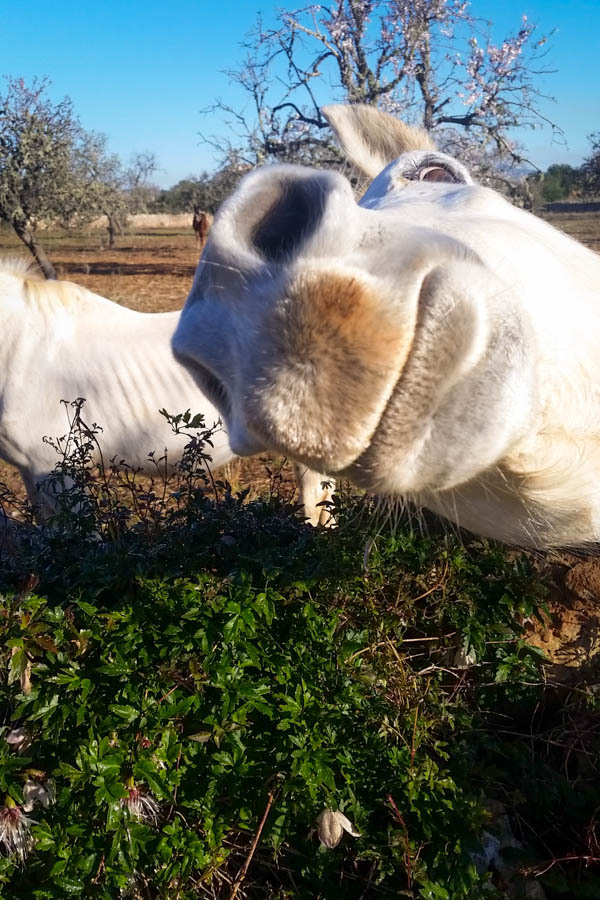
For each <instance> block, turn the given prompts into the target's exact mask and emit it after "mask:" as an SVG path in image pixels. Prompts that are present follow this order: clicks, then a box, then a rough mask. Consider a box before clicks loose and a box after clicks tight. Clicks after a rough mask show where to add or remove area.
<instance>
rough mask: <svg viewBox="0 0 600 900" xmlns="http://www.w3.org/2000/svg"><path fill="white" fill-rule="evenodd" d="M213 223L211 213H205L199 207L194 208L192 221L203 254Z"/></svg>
mask: <svg viewBox="0 0 600 900" xmlns="http://www.w3.org/2000/svg"><path fill="white" fill-rule="evenodd" d="M212 223H213V217H212V215H211V214H210V213H208V212H204V210H201V209H200V207H199V206H194V218H193V219H192V228H193V229H194V232H195V234H196V241H197V244H198V249H199V251H200V253H202V251H203V249H204V245H205V243H206V239H207V238H208V232H209V231H210V226H211V225H212Z"/></svg>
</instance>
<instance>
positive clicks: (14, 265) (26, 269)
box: [0, 256, 45, 281]
mask: <svg viewBox="0 0 600 900" xmlns="http://www.w3.org/2000/svg"><path fill="white" fill-rule="evenodd" d="M0 274H1V275H15V276H16V277H17V278H24V279H29V278H32V279H35V280H36V281H44V280H45V279H44V275H43V272H42V271H41V269H40V268H39V266H38V265H37V263H35V262H34V261H33V260H29V259H25V257H24V256H0Z"/></svg>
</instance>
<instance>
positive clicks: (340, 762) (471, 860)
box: [0, 415, 600, 900]
mask: <svg viewBox="0 0 600 900" xmlns="http://www.w3.org/2000/svg"><path fill="white" fill-rule="evenodd" d="M174 424H175V425H176V427H179V428H184V429H188V430H190V429H191V430H192V431H194V430H195V429H196V428H197V427H198V426H200V425H201V423H200V422H199V421H197V420H192V419H191V417H190V416H189V415H188V416H187V417H176V418H175V420H174ZM71 437H73V435H72V436H71ZM75 437H76V440H75V445H76V448H77V449H76V451H75V452H74V451H73V448H72V447H70V448H68V449H67V452H66V456H65V459H64V460H63V461H62V462H61V463H60V465H59V468H58V469H57V473H56V478H57V479H58V480H59V481H60V480H61V479H62V481H60V483H61V484H62V486H63V488H64V491H63V502H62V509H61V511H60V512H59V514H58V515H57V517H56V520H55V522H54V527H53V528H50V529H46V530H43V531H32V530H31V529H28V528H26V527H24V528H23V534H22V535H21V536H20V537H19V539H18V540H17V541H16V546H13V547H12V549H11V553H10V555H9V556H7V557H6V558H5V560H4V562H5V566H4V574H3V575H2V585H1V586H2V590H3V592H4V593H3V600H2V605H1V608H0V612H1V613H2V615H1V618H0V634H1V642H0V647H2V650H0V659H1V663H2V665H1V670H2V672H3V673H4V674H3V680H2V683H1V687H0V691H1V711H2V717H3V718H2V721H3V722H4V726H3V727H2V730H1V732H0V790H2V791H3V792H4V795H5V796H6V798H7V799H6V801H5V809H4V812H3V814H4V816H5V818H4V820H1V819H0V844H2V843H3V846H2V847H1V848H0V849H2V850H3V851H4V853H3V855H2V856H0V885H1V886H2V887H1V888H0V896H2V897H3V898H4V897H6V898H11V900H12V898H40V900H41V898H59V897H61V898H62V897H65V896H67V895H68V896H81V897H90V898H95V897H98V898H105V900H114V898H116V897H119V896H123V897H136V898H137V897H139V898H150V897H151V898H173V900H174V898H181V900H186V898H196V897H204V896H206V897H215V898H233V897H236V896H237V897H252V898H267V897H268V898H281V900H283V898H306V900H309V898H317V897H320V898H331V900H333V898H338V897H340V896H341V895H342V894H343V895H345V896H346V897H347V898H360V897H363V898H369V897H373V898H377V897H381V898H389V897H401V896H407V897H418V898H431V900H461V898H465V900H466V898H472V900H476V898H479V897H481V898H484V897H485V898H489V897H493V896H495V894H494V893H492V892H490V891H488V890H487V889H486V883H487V887H490V885H489V873H487V872H481V873H478V871H477V868H476V865H475V859H476V855H475V854H476V853H477V851H478V849H480V847H481V841H482V832H483V831H484V830H485V829H486V828H487V829H491V830H492V831H493V829H494V823H493V821H492V818H493V817H492V813H491V812H490V810H491V808H492V805H493V801H495V800H496V801H497V800H501V801H502V802H503V803H504V804H505V806H506V807H507V809H509V811H511V812H514V813H515V815H517V814H518V816H519V817H520V821H521V822H526V823H527V824H528V825H529V824H530V825H531V829H532V831H533V832H534V833H533V834H531V833H529V834H527V841H528V842H529V846H528V849H527V851H524V855H523V858H522V860H521V862H522V865H524V866H527V865H528V866H529V867H530V871H533V870H535V871H537V870H536V869H535V867H536V866H537V865H539V864H540V861H542V860H546V859H547V858H548V856H549V853H552V854H556V856H557V857H558V856H561V855H563V856H564V855H567V853H569V852H573V853H581V852H582V851H581V849H580V848H581V847H582V846H583V844H584V842H585V837H584V831H585V828H584V824H585V823H587V822H589V821H591V820H592V817H593V813H594V809H595V808H596V807H597V806H598V804H599V798H598V791H597V789H596V790H594V789H593V788H590V787H589V785H587V782H586V785H587V786H586V790H585V791H584V790H578V789H574V788H573V785H572V783H571V782H570V781H569V777H568V773H564V772H562V771H561V770H560V762H559V760H558V759H552V758H551V756H550V755H549V754H546V759H545V766H544V768H543V769H542V768H541V767H539V766H538V763H539V758H538V756H537V755H536V754H534V752H533V749H532V748H533V746H534V744H535V739H534V737H533V736H532V735H531V734H527V733H526V729H525V726H524V725H523V724H522V723H523V722H525V721H527V720H528V717H530V716H531V715H532V711H534V710H537V714H538V716H539V717H541V713H540V710H541V709H542V707H543V708H544V710H547V711H546V712H545V713H544V714H545V715H546V718H547V720H546V722H545V729H546V732H545V733H547V731H548V728H549V727H550V726H549V721H550V717H551V716H552V715H553V714H554V713H553V712H552V702H551V701H549V700H548V699H547V688H546V687H545V686H544V684H543V679H542V678H541V675H540V666H541V660H540V657H539V654H538V653H537V652H536V651H535V650H533V649H532V648H530V647H528V645H527V644H526V643H525V642H524V640H523V639H522V630H523V621H524V620H525V619H528V618H531V617H534V616H535V615H536V611H537V608H538V605H539V604H540V603H541V602H542V600H543V596H544V589H543V588H542V587H541V586H540V584H539V582H538V579H537V578H536V576H535V573H534V572H533V570H532V567H531V564H530V562H529V560H528V559H526V558H525V557H522V556H519V555H517V554H510V555H507V554H506V553H505V552H503V551H502V550H501V549H499V548H497V547H495V546H493V545H490V544H488V543H487V542H484V541H474V540H468V539H467V540H466V542H465V540H464V539H461V538H460V537H459V536H456V535H454V534H453V533H448V532H447V531H444V530H440V529H439V527H438V526H437V525H436V524H435V523H430V524H429V525H428V527H427V529H425V530H424V531H421V530H414V529H411V528H410V527H409V526H408V524H407V523H400V524H399V525H398V526H397V527H396V528H395V529H394V531H393V533H390V532H389V530H388V529H386V528H384V527H383V526H381V525H377V522H378V521H379V519H380V518H381V517H379V519H378V517H377V516H376V515H373V514H370V513H369V511H368V510H367V509H366V507H365V506H364V504H363V503H362V501H359V500H358V499H357V498H356V497H353V496H352V495H347V494H345V493H344V492H342V493H340V494H339V495H338V496H337V497H336V501H335V504H336V510H335V511H336V517H337V522H338V527H337V528H335V529H329V530H324V529H321V530H314V529H312V528H310V527H309V526H308V525H306V524H305V523H304V522H302V521H301V520H300V519H299V518H298V517H297V516H296V515H295V510H294V509H293V507H290V506H289V504H286V503H284V502H283V501H282V500H281V499H279V498H278V497H277V496H273V495H272V496H270V498H269V499H267V500H257V501H253V502H251V503H247V502H244V496H243V495H233V494H232V492H231V489H230V488H229V486H228V485H227V484H223V483H219V482H215V481H214V480H213V479H212V478H211V477H210V476H209V475H207V473H206V469H205V466H206V458H205V456H204V454H205V451H206V450H207V449H209V448H207V447H206V445H205V444H203V441H202V440H201V439H200V438H194V440H192V442H191V445H190V450H189V454H188V455H187V456H186V457H185V458H184V461H183V464H182V466H181V467H180V469H179V471H178V472H176V474H175V476H173V478H174V480H173V479H171V478H165V479H157V480H155V481H154V483H153V484H152V485H150V486H149V485H148V483H147V482H145V481H143V480H140V479H139V477H138V476H137V473H134V472H132V471H131V470H128V469H126V468H125V469H123V468H122V467H116V466H115V467H110V466H109V467H107V469H106V470H105V471H103V472H102V473H101V475H100V477H92V473H91V469H90V465H89V456H90V453H89V451H90V447H91V445H92V444H93V441H94V429H91V430H89V429H88V430H87V431H85V429H84V431H83V432H82V433H80V434H79V435H75ZM86 441H88V445H87V449H86V447H85V444H86ZM89 442H91V443H89ZM63 449H65V448H64V447H63ZM159 462H160V461H157V463H159ZM158 469H160V465H158V466H157V470H158ZM66 475H68V479H67V478H66ZM207 488H208V490H207ZM84 489H85V490H84ZM366 551H369V552H366ZM365 557H367V559H366V562H365ZM572 702H573V703H574V704H575V706H577V709H581V708H583V707H582V704H583V705H585V706H586V709H587V714H588V715H591V714H592V713H593V699H592V700H589V698H588V697H587V695H586V696H585V697H584V699H583V700H579V699H576V700H573V701H572ZM573 708H574V707H573ZM554 709H556V703H554ZM511 731H512V732H515V733H516V732H518V733H524V734H525V737H524V739H521V738H518V737H515V736H510V735H508V734H504V732H511ZM7 738H8V740H7ZM32 798H33V801H35V800H36V799H37V803H35V805H34V806H33V809H32V810H31V811H30V812H27V813H26V815H27V817H28V818H29V819H31V820H33V821H31V822H28V821H26V820H23V819H21V820H20V824H21V825H22V828H21V831H20V832H18V833H17V831H16V826H17V825H18V824H19V815H21V816H22V815H23V813H22V812H21V811H22V809H23V807H24V806H27V807H29V806H30V805H31V802H32ZM28 800H29V801H30V802H29V803H28V802H27V801H28ZM41 801H44V802H45V803H46V805H43V803H42V802H41ZM326 809H329V810H332V811H337V810H339V811H341V812H343V813H344V814H345V815H346V816H347V818H348V819H349V820H350V822H351V823H352V824H353V826H354V828H355V829H356V830H357V831H358V832H359V833H360V837H352V836H350V835H349V834H346V833H344V835H343V837H342V840H341V842H340V843H339V844H338V845H337V846H336V847H333V848H330V847H326V846H324V845H322V844H321V843H320V841H319V835H318V830H317V820H318V818H319V816H320V815H321V813H322V812H323V810H326ZM14 810H16V812H14ZM552 810H554V811H552ZM559 810H560V812H559ZM553 817H554V818H555V819H556V824H555V823H554V821H553ZM542 821H543V822H545V823H546V826H547V827H545V829H544V830H543V829H542V827H541V825H540V823H541V822H542ZM561 821H562V822H565V821H568V822H569V828H568V831H567V832H566V834H562V835H561V829H560V822H561ZM7 826H10V827H12V828H13V831H12V832H10V833H11V834H12V835H13V836H14V840H13V844H12V845H9V844H8V842H7V835H8V833H9V832H8V831H7V830H6V827H7ZM3 827H4V828H5V830H4V832H3V831H2V828H3ZM542 831H543V833H542ZM536 832H537V833H536ZM519 833H522V832H519ZM3 834H4V836H5V839H4V841H3V838H2V835H3ZM588 839H589V835H588ZM561 840H562V842H563V843H562V844H561ZM15 842H17V843H15ZM588 848H589V843H588ZM19 850H20V851H22V852H21V853H19V852H18V851H19ZM8 851H12V852H8ZM590 855H593V853H591V854H590ZM596 855H598V854H596ZM554 868H555V867H554V866H551V867H550V870H549V873H548V878H547V879H546V881H547V883H548V884H550V885H551V889H552V890H553V891H554V893H553V894H552V895H551V896H552V897H566V896H569V897H576V896H577V897H585V896H597V894H591V893H588V894H586V893H585V891H586V890H595V889H597V887H598V884H599V883H600V882H599V881H598V879H595V880H594V877H593V875H592V874H591V872H584V871H578V872H576V873H575V876H574V875H573V873H572V872H571V871H570V870H569V869H568V868H565V867H564V866H563V867H562V868H557V869H556V872H555V871H554ZM554 875H559V876H560V878H562V879H563V883H562V887H561V883H560V878H558V879H557V878H554V886H553V887H552V878H553V877H554ZM565 885H566V888H565ZM574 885H576V887H574ZM561 890H563V893H561V892H560V891H561ZM565 890H568V891H570V893H568V894H567V893H564V891H565ZM576 890H577V891H579V893H576ZM497 896H504V895H501V894H497Z"/></svg>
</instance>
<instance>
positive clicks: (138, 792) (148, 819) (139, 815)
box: [121, 783, 160, 825]
mask: <svg viewBox="0 0 600 900" xmlns="http://www.w3.org/2000/svg"><path fill="white" fill-rule="evenodd" d="M127 792H128V796H127V797H123V799H122V800H121V805H122V806H124V807H125V809H126V810H127V811H128V812H129V815H130V816H132V817H133V818H134V819H138V821H140V822H144V823H145V824H147V825H148V824H149V825H156V823H157V822H158V818H159V814H160V806H159V805H158V803H157V802H156V800H155V799H154V797H153V796H152V794H150V793H147V792H146V791H144V789H143V788H140V787H138V786H137V785H135V784H133V783H131V784H128V785H127Z"/></svg>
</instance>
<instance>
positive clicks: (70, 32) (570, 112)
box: [0, 0, 600, 185]
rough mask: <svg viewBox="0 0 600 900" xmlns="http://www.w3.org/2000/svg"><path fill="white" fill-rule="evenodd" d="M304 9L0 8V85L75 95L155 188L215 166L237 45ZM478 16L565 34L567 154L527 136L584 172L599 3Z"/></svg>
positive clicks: (128, 2) (510, 3)
mask: <svg viewBox="0 0 600 900" xmlns="http://www.w3.org/2000/svg"><path fill="white" fill-rule="evenodd" d="M301 5H303V4H301V3H284V2H282V3H278V4H269V3H259V2H255V0H218V2H214V0H206V2H205V0H174V2H165V0H162V2H158V0H144V2H142V0H96V2H89V0H79V2H73V0H52V2H48V0H28V2H27V3H26V4H25V3H23V4H17V3H14V2H9V0H0V13H1V15H0V47H2V51H1V53H0V75H12V76H22V77H24V78H26V79H30V78H32V77H33V76H34V75H38V76H42V75H47V76H48V77H49V78H50V79H51V81H52V86H51V96H52V97H53V98H54V99H57V100H58V99H61V98H62V97H63V96H65V95H68V96H70V97H71V99H72V100H73V103H74V106H75V109H76V111H77V113H78V115H79V117H80V119H81V121H82V123H83V125H84V127H86V128H88V129H90V130H95V131H102V132H104V133H105V134H107V135H108V138H109V145H110V148H111V149H112V150H114V151H116V152H117V153H119V154H120V155H121V156H122V157H123V158H124V159H125V160H127V158H128V157H129V156H130V155H131V154H132V153H133V152H135V151H138V150H151V151H153V152H155V153H156V155H157V157H158V160H159V163H160V166H161V171H160V172H159V173H158V175H157V178H156V180H157V181H158V182H160V183H161V184H164V185H170V184H173V183H174V182H175V181H177V180H178V179H179V178H182V177H184V176H186V175H188V174H191V173H200V172H201V171H203V170H205V169H211V168H213V167H214V162H215V160H214V156H213V154H212V151H211V150H210V149H209V148H208V147H206V146H203V145H201V144H200V142H199V137H198V132H199V131H200V129H205V130H206V131H207V132H210V133H214V132H219V131H222V130H223V125H222V123H221V121H220V120H219V118H218V117H217V116H212V117H203V116H201V114H200V110H201V109H203V108H205V107H207V106H210V104H211V103H212V102H213V101H214V100H215V98H216V97H218V96H220V97H223V98H224V99H225V100H229V101H232V102H233V103H234V105H235V102H236V100H238V99H239V93H237V92H236V88H235V87H232V86H231V85H230V84H229V79H228V77H227V75H226V74H224V72H223V70H224V69H226V68H227V67H231V66H234V65H235V64H236V63H237V62H238V61H239V60H240V58H241V56H242V51H241V50H240V47H239V43H240V41H242V40H243V39H244V35H245V33H246V32H247V31H248V30H249V29H250V28H251V27H252V25H253V24H254V22H255V19H256V15H257V13H258V12H259V11H260V12H262V13H263V15H264V18H265V20H266V21H267V22H268V21H269V20H271V19H272V18H273V16H274V14H275V12H276V10H277V9H278V8H280V7H285V8H288V9H293V8H295V7H297V6H301ZM472 11H473V13H474V14H476V15H481V16H483V17H485V18H489V19H491V20H492V21H493V22H494V26H495V28H494V34H495V36H496V37H498V38H499V37H502V36H504V35H505V34H506V33H507V32H511V33H512V32H514V31H515V30H516V29H517V28H518V26H519V23H520V18H521V15H522V14H523V13H526V14H527V15H528V17H529V19H530V20H531V21H533V22H537V23H538V24H539V26H540V29H541V31H542V32H549V31H551V30H552V29H554V28H556V29H557V31H556V33H555V34H554V36H553V37H552V39H551V41H550V46H551V52H550V54H549V56H548V58H547V60H546V63H547V64H548V65H549V66H550V67H551V68H553V69H556V70H557V72H556V74H554V75H551V76H548V77H547V78H546V79H545V81H544V83H543V87H544V90H545V92H546V93H548V94H551V95H553V96H554V97H555V98H556V100H557V102H556V103H555V104H549V103H547V104H546V103H545V104H543V106H542V112H543V113H544V114H546V115H547V116H548V117H549V118H551V119H552V120H554V121H555V122H556V123H557V124H558V125H560V126H561V127H562V128H563V130H564V132H565V135H566V139H567V146H566V147H565V146H561V145H556V144H554V145H551V144H550V133H549V132H548V131H539V132H538V131H536V132H531V131H525V130H523V131H521V132H519V134H518V138H519V139H520V140H521V142H522V143H523V144H524V145H525V146H526V148H527V149H528V151H529V155H530V158H531V159H532V160H533V161H534V162H535V163H536V164H537V165H539V166H540V167H542V168H545V167H546V166H547V165H549V164H550V163H551V162H570V163H572V164H574V165H577V164H579V163H580V162H581V159H582V157H583V156H584V155H585V154H586V152H587V150H588V146H589V145H588V141H587V135H588V134H589V133H590V132H591V131H600V75H599V72H600V0H570V2H569V0H564V2H563V0H560V2H559V0H534V2H530V0H496V2H491V0H472Z"/></svg>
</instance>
